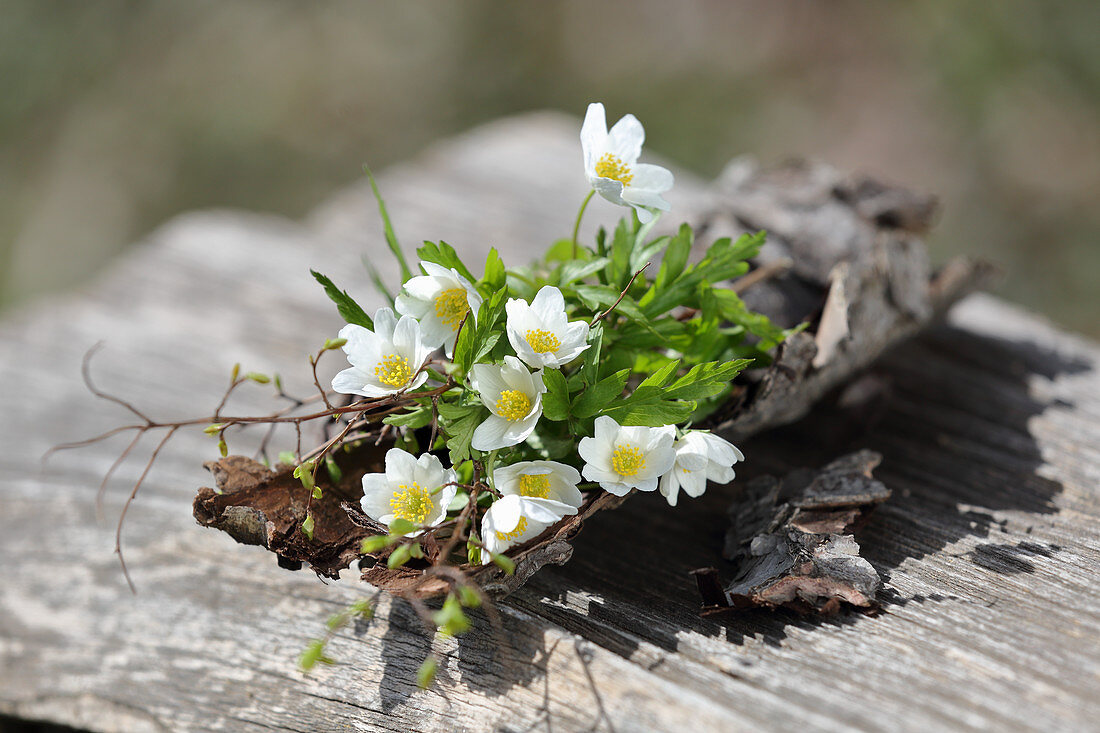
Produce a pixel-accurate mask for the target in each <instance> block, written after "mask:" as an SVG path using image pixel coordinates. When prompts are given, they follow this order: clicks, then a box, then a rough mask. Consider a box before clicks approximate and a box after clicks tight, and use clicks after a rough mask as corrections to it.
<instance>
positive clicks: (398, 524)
mask: <svg viewBox="0 0 1100 733" xmlns="http://www.w3.org/2000/svg"><path fill="white" fill-rule="evenodd" d="M415 531H416V525H415V524H413V523H412V522H410V521H409V520H407V519H402V518H401V517H397V518H396V519H394V520H393V521H392V522H390V535H392V536H395V537H401V536H404V535H407V534H409V533H410V532H415Z"/></svg>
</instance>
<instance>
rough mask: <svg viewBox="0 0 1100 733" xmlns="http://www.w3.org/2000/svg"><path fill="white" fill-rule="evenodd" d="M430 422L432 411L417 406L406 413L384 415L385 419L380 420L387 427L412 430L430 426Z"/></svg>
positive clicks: (428, 408)
mask: <svg viewBox="0 0 1100 733" xmlns="http://www.w3.org/2000/svg"><path fill="white" fill-rule="evenodd" d="M431 421H432V409H431V408H430V407H424V406H419V407H417V408H416V409H413V410H409V411H408V412H398V413H394V414H393V415H386V417H384V418H382V422H384V423H386V424H387V425H396V426H398V427H404V428H412V429H414V430H415V429H416V428H422V427H424V426H425V425H428V424H430V423H431Z"/></svg>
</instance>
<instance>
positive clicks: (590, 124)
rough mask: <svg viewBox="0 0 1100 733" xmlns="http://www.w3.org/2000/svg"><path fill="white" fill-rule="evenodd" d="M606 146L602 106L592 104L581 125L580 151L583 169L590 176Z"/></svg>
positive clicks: (605, 120) (604, 119)
mask: <svg viewBox="0 0 1100 733" xmlns="http://www.w3.org/2000/svg"><path fill="white" fill-rule="evenodd" d="M606 144H607V115H606V113H605V112H604V108H603V105H602V104H600V103H599V102H593V103H592V104H590V105H588V111H587V112H586V113H585V115H584V124H583V125H581V151H582V152H583V154H584V169H585V171H587V172H588V173H589V175H592V174H594V173H595V170H596V161H597V160H599V158H600V156H601V155H603V153H604V147H605V146H606Z"/></svg>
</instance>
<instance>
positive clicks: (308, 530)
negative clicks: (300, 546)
mask: <svg viewBox="0 0 1100 733" xmlns="http://www.w3.org/2000/svg"><path fill="white" fill-rule="evenodd" d="M302 534H304V535H305V536H306V537H308V538H310V539H311V540H312V539H313V515H312V514H308V515H306V521H304V522H302Z"/></svg>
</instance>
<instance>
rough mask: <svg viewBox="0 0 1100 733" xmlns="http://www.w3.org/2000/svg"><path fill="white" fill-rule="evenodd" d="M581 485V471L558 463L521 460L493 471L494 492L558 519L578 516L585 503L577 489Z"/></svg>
mask: <svg viewBox="0 0 1100 733" xmlns="http://www.w3.org/2000/svg"><path fill="white" fill-rule="evenodd" d="M580 482H581V474H580V471H578V470H577V469H575V468H573V467H572V466H567V465H566V464H564V463H558V462H557V461H520V462H518V463H513V464H512V465H510V466H504V467H502V468H496V469H494V470H493V484H494V485H495V486H496V489H497V491H499V492H500V493H501V494H503V495H504V496H518V497H520V500H521V504H523V505H529V504H538V505H540V506H544V507H547V508H549V509H552V510H553V511H554V513H555V514H557V516H558V519H561V518H562V517H564V516H566V515H567V514H576V513H577V509H578V508H579V507H580V505H581V503H582V502H583V501H584V496H583V495H582V494H581V492H580V489H578V488H577V484H579V483H580ZM528 513H529V512H528ZM555 521H557V520H555Z"/></svg>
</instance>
